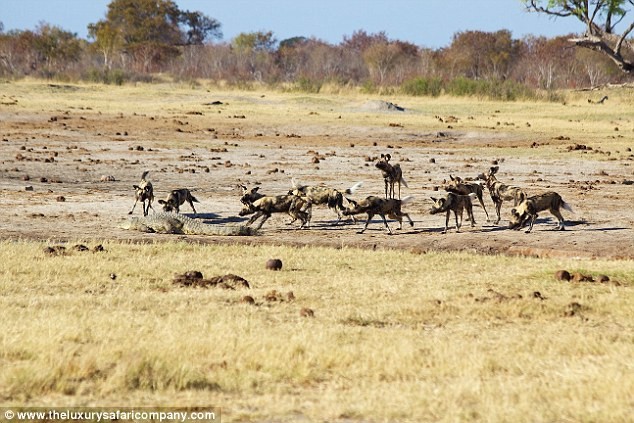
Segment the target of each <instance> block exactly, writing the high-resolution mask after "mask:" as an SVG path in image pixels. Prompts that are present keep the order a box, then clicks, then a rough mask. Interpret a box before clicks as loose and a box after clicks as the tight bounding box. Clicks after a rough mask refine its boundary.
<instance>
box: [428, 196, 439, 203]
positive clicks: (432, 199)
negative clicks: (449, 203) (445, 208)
mask: <svg viewBox="0 0 634 423" xmlns="http://www.w3.org/2000/svg"><path fill="white" fill-rule="evenodd" d="M429 198H431V201H433V202H434V203H435V202H437V201H438V200H436V199H435V198H434V197H429Z"/></svg>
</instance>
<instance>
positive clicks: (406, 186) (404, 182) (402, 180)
mask: <svg viewBox="0 0 634 423" xmlns="http://www.w3.org/2000/svg"><path fill="white" fill-rule="evenodd" d="M401 183H402V184H403V185H405V188H409V185H407V181H406V180H405V178H403V177H402V176H401Z"/></svg>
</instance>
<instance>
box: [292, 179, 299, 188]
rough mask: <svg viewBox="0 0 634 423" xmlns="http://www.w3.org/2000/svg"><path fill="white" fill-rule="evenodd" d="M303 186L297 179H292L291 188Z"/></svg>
mask: <svg viewBox="0 0 634 423" xmlns="http://www.w3.org/2000/svg"><path fill="white" fill-rule="evenodd" d="M301 186H302V185H301V184H300V183H299V182H298V181H297V179H295V178H291V187H293V188H301Z"/></svg>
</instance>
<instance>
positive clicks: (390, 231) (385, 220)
mask: <svg viewBox="0 0 634 423" xmlns="http://www.w3.org/2000/svg"><path fill="white" fill-rule="evenodd" d="M379 216H381V218H382V219H383V223H384V224H385V228H386V229H387V231H388V232H389V233H390V235H392V229H390V225H388V224H387V219H386V218H385V214H383V213H379Z"/></svg>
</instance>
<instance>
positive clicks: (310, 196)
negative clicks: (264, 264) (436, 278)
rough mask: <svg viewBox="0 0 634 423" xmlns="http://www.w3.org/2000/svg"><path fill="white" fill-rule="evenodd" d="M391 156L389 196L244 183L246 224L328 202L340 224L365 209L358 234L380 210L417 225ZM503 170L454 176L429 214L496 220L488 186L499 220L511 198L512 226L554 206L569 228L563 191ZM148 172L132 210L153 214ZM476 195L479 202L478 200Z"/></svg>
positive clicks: (186, 195) (174, 194) (383, 162)
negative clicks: (530, 184)
mask: <svg viewBox="0 0 634 423" xmlns="http://www.w3.org/2000/svg"><path fill="white" fill-rule="evenodd" d="M391 159H392V157H391V155H390V154H381V157H380V158H379V159H378V160H377V161H376V163H375V167H376V168H377V169H379V170H380V171H381V175H382V177H383V180H384V183H385V196H384V197H382V196H376V195H370V196H368V197H366V198H364V199H360V200H355V199H353V198H351V197H350V196H351V195H353V194H354V193H355V192H356V191H357V190H359V188H361V186H362V185H363V183H362V182H357V183H356V184H354V185H352V186H351V187H350V188H348V189H346V190H345V191H340V190H338V189H336V188H331V187H327V186H323V185H315V186H311V185H302V184H300V183H298V182H297V181H296V180H295V179H293V180H292V184H291V185H292V187H291V189H290V190H289V191H288V192H287V193H286V194H282V195H265V194H262V193H260V192H259V187H254V188H250V189H249V188H248V187H247V186H246V185H243V184H239V185H238V187H239V188H240V189H241V190H242V196H241V197H240V203H241V204H242V210H241V211H240V212H239V215H240V216H247V215H251V217H250V218H249V220H248V221H247V223H246V225H247V226H250V225H253V224H254V223H255V222H256V221H258V219H259V223H258V224H257V226H256V229H260V228H261V227H262V225H263V224H264V222H266V221H267V220H268V219H269V218H270V217H271V216H272V215H273V214H275V213H285V214H288V215H289V216H290V217H291V221H290V222H289V223H288V224H292V223H294V222H296V221H299V223H300V226H299V227H300V229H301V228H307V227H309V225H310V222H311V219H312V208H313V206H326V207H327V208H328V209H330V210H332V211H333V212H334V213H336V215H337V220H336V221H335V224H339V223H340V222H341V221H342V219H344V217H345V218H348V219H350V220H352V222H353V223H355V222H356V220H355V218H354V216H356V215H359V214H366V215H367V218H366V221H365V224H364V226H363V228H362V229H361V230H360V231H359V232H358V233H363V232H364V231H365V230H366V229H367V228H368V225H369V224H370V222H371V221H372V219H373V218H374V216H376V215H378V216H380V217H381V219H382V220H383V224H384V225H385V228H386V230H387V231H388V233H389V234H392V229H391V228H390V226H389V225H388V223H387V218H390V219H393V220H396V221H398V223H399V227H398V229H402V227H403V218H406V219H407V220H408V222H409V224H410V225H411V226H414V222H413V221H412V219H411V218H410V216H409V214H407V213H405V212H404V211H403V209H402V207H403V205H405V204H407V203H410V202H411V201H412V200H413V197H412V196H407V197H405V198H402V199H401V186H404V187H406V188H408V185H407V182H406V181H405V179H404V177H403V170H402V169H401V166H400V164H398V163H396V164H392V163H390V160H391ZM498 171H499V166H493V167H491V168H489V170H488V171H487V172H486V173H482V174H480V175H478V177H477V178H476V180H470V181H468V180H466V179H463V178H461V177H458V176H453V175H449V176H450V180H449V181H448V182H447V183H446V184H445V185H444V187H443V188H444V190H445V191H446V195H445V196H444V197H442V198H435V197H430V198H431V200H432V202H433V203H432V206H431V209H430V210H429V213H430V214H432V215H436V214H444V215H445V226H444V230H443V231H442V233H446V232H447V231H448V230H449V221H450V219H451V214H452V213H453V215H454V219H455V224H456V226H455V227H456V232H459V231H460V228H461V226H462V222H463V214H464V212H465V211H466V213H467V219H468V220H469V222H470V224H471V226H472V227H473V226H475V225H476V220H475V217H474V215H473V207H474V205H476V206H480V207H482V209H483V211H484V213H485V214H486V220H487V222H490V221H491V218H490V217H489V212H488V211H487V209H486V206H485V205H484V198H483V197H484V190H485V189H486V190H488V192H489V195H490V197H491V200H492V202H493V204H494V206H495V220H494V222H493V223H494V224H496V225H498V224H499V222H500V220H501V213H502V205H503V204H504V203H507V204H510V203H512V204H513V205H512V208H511V210H510V224H509V228H511V229H516V230H519V229H522V228H524V227H525V226H528V229H527V230H526V233H529V232H531V231H532V229H533V225H534V224H535V221H536V220H537V217H538V214H539V213H540V212H543V211H549V212H550V213H551V214H552V215H553V216H555V217H556V218H557V226H556V229H557V230H564V218H563V216H562V214H561V209H564V210H567V211H569V212H572V208H571V207H570V206H569V205H568V204H567V203H566V202H565V201H564V200H563V199H562V198H561V195H559V194H558V193H556V192H554V191H549V192H544V193H541V194H537V195H533V196H530V197H529V196H528V195H527V194H526V191H525V190H524V189H523V188H521V187H517V186H512V185H507V184H505V183H503V182H501V181H499V180H498V179H497V178H496V174H497V172H498ZM148 173H149V172H148V171H145V172H143V175H142V176H141V181H140V182H139V183H138V184H135V185H133V188H134V190H135V202H134V205H133V206H132V210H130V212H129V213H128V214H132V213H133V212H134V209H135V207H136V205H137V203H139V202H140V203H141V204H142V206H143V215H144V216H147V215H148V213H149V210H150V209H152V211H154V208H153V207H152V202H153V201H154V189H153V186H152V183H151V182H150V181H149V180H148V179H147V177H148ZM397 189H398V191H397ZM476 200H477V203H475V204H474V201H476ZM196 202H198V200H197V199H196V198H195V197H194V196H193V195H192V194H191V192H190V190H189V189H187V188H180V189H175V190H172V191H170V192H169V194H168V195H167V196H166V197H165V199H163V200H158V203H159V204H161V205H162V207H163V211H165V212H175V213H180V206H182V205H183V204H185V203H188V204H189V205H190V207H191V209H192V210H193V211H194V216H196V215H197V212H196V209H195V208H194V203H196Z"/></svg>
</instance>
